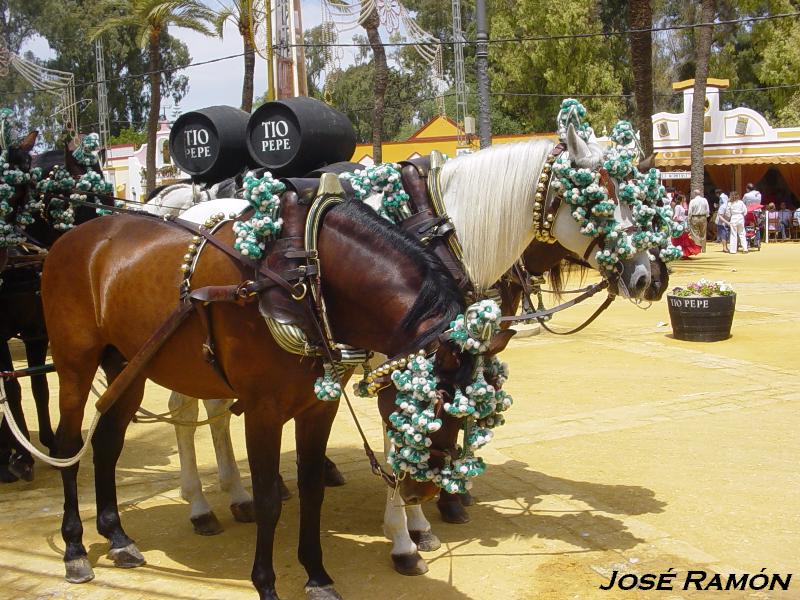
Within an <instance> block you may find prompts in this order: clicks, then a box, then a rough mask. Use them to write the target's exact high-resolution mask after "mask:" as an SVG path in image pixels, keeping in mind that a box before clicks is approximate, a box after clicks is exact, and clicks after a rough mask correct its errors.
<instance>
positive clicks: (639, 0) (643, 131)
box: [628, 0, 653, 156]
mask: <svg viewBox="0 0 800 600" xmlns="http://www.w3.org/2000/svg"><path fill="white" fill-rule="evenodd" d="M628 22H629V23H630V26H631V29H650V28H652V27H653V7H652V6H651V4H650V0H630V4H629V5H628ZM631 67H632V70H633V91H634V96H635V97H636V128H637V129H638V130H639V141H640V142H641V144H642V150H643V151H644V154H645V156H650V153H652V152H653V121H652V114H653V38H652V33H651V32H650V31H640V32H638V33H632V34H631Z"/></svg>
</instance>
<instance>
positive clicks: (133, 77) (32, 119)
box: [0, 0, 191, 145]
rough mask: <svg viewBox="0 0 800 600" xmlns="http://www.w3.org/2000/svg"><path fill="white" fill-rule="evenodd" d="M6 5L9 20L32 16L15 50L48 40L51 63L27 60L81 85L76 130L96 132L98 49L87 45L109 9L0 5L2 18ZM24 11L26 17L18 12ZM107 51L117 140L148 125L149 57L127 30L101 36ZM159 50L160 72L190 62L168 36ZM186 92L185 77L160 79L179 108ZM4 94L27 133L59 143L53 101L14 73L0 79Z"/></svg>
mask: <svg viewBox="0 0 800 600" xmlns="http://www.w3.org/2000/svg"><path fill="white" fill-rule="evenodd" d="M4 5H5V6H10V14H13V15H14V18H15V19H19V18H20V15H29V21H30V22H31V23H32V24H33V25H32V26H31V28H27V29H26V28H25V27H23V25H21V24H20V25H19V31H25V32H26V34H25V39H23V40H21V41H19V40H18V38H15V39H16V40H17V41H15V42H14V44H16V45H17V46H18V44H19V43H23V42H24V41H26V40H29V39H31V38H32V37H33V36H34V35H39V36H41V37H43V38H44V39H45V40H47V43H48V44H49V46H50V48H51V49H52V50H53V53H54V54H55V57H54V58H52V59H49V60H37V59H36V57H34V56H32V55H28V56H26V58H28V59H29V60H34V62H38V63H39V64H41V65H43V66H46V67H49V68H53V69H59V70H62V71H67V72H70V73H74V74H75V80H76V82H78V85H77V86H76V90H75V95H76V100H77V101H78V102H80V108H79V114H78V128H79V130H80V131H82V132H87V131H91V130H96V129H97V127H98V115H97V87H96V86H95V85H92V84H91V83H90V82H94V81H95V80H96V73H95V69H96V67H95V54H94V44H93V43H91V42H90V41H88V40H89V35H90V30H91V29H92V28H93V27H94V26H96V25H97V24H99V23H100V22H101V21H102V19H103V15H104V14H105V13H104V12H103V11H104V10H106V9H107V7H108V4H107V3H105V2H102V1H101V0H63V1H58V0H0V13H2V11H3V6H4ZM117 6H118V4H117ZM112 8H113V7H112ZM23 9H24V10H23ZM20 10H21V11H22V12H17V11H20ZM6 18H8V14H6ZM17 22H18V21H17ZM103 45H104V50H105V65H106V77H107V78H108V79H109V81H108V84H107V86H106V87H107V91H108V106H109V120H110V128H111V133H112V135H117V134H119V132H120V131H121V130H122V129H124V128H126V127H133V128H134V129H137V128H140V127H142V126H143V124H144V121H145V119H146V116H147V107H148V103H149V90H148V86H147V81H146V78H145V77H144V75H143V74H144V73H146V72H147V71H148V67H147V56H146V54H145V53H144V52H143V51H142V50H141V49H140V47H139V45H138V42H137V40H136V37H135V35H134V32H133V31H132V30H130V29H127V28H123V29H120V30H117V31H115V32H114V34H113V35H105V36H103ZM11 47H14V46H11ZM159 48H160V54H161V57H162V59H161V60H162V65H161V66H162V68H167V69H172V68H176V67H181V66H185V65H187V64H189V62H190V61H191V58H190V56H189V51H188V48H187V47H186V44H184V43H183V42H181V41H179V40H178V39H176V38H174V37H172V36H171V35H169V34H166V35H162V36H161V39H160V40H159ZM122 78H124V79H122ZM81 82H87V83H81ZM187 90H188V78H187V77H186V76H185V75H182V74H180V73H179V72H167V73H165V74H164V76H163V77H162V80H161V91H162V95H164V96H170V97H171V98H172V99H173V101H174V102H175V103H177V102H179V101H180V100H181V99H182V98H183V97H184V96H185V95H186V92H187ZM0 94H1V95H2V97H3V102H4V105H5V106H11V107H12V108H13V109H14V111H15V114H16V115H18V119H19V121H20V122H21V124H22V125H21V126H22V127H23V128H28V129H39V130H40V132H41V138H42V139H43V140H44V141H45V142H46V144H49V145H52V144H54V143H55V140H56V138H57V136H58V135H59V134H60V132H61V126H60V124H59V121H58V119H57V116H56V115H54V113H55V111H56V108H57V100H56V99H55V98H54V97H53V96H51V95H49V94H45V93H42V92H33V91H32V90H31V86H30V84H29V83H27V82H26V81H25V80H24V79H22V78H21V77H20V76H19V75H18V74H17V73H16V72H15V71H14V70H13V69H11V70H10V73H9V76H8V77H3V78H0Z"/></svg>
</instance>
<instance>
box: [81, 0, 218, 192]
mask: <svg viewBox="0 0 800 600" xmlns="http://www.w3.org/2000/svg"><path fill="white" fill-rule="evenodd" d="M111 6H112V7H113V11H114V15H115V16H111V17H108V18H107V19H106V20H105V21H103V22H102V23H101V24H100V25H98V26H97V27H95V28H93V29H92V30H91V33H90V37H91V39H96V38H97V37H99V36H101V35H102V34H104V33H107V32H110V31H114V30H116V29H122V28H126V29H133V30H135V32H136V37H137V39H138V41H139V45H140V46H141V47H142V49H143V50H147V56H148V69H149V72H148V78H149V83H150V111H149V113H148V115H147V161H146V165H145V166H146V169H147V179H146V182H147V183H146V185H147V190H148V191H151V190H153V189H154V188H155V185H156V133H157V132H158V120H159V116H160V114H161V70H160V69H161V55H160V48H159V45H160V43H161V41H162V39H163V36H166V34H167V29H168V27H169V26H174V27H183V28H185V29H191V30H192V31H197V32H200V33H203V34H205V35H212V32H211V30H210V29H209V27H208V25H209V24H211V23H212V22H213V20H214V12H213V11H212V10H211V9H209V8H208V7H207V6H205V5H204V4H203V3H202V2H201V1H200V0H123V1H122V2H120V1H116V2H113V3H112V4H111Z"/></svg>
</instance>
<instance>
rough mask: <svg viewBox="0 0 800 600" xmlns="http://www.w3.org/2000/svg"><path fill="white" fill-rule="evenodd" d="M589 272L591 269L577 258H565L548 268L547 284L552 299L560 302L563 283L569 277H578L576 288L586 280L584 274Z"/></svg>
mask: <svg viewBox="0 0 800 600" xmlns="http://www.w3.org/2000/svg"><path fill="white" fill-rule="evenodd" d="M589 271H591V267H590V266H589V265H587V264H586V263H584V262H583V261H582V260H580V259H579V258H575V257H572V256H566V257H564V258H563V259H561V260H560V261H559V262H558V263H556V264H555V265H553V266H552V267H550V269H549V270H548V271H547V282H548V283H549V284H550V289H551V290H552V291H553V298H554V299H556V300H561V298H562V296H563V294H562V292H563V291H564V283H565V280H566V279H569V277H570V275H572V274H573V273H577V274H578V276H579V280H578V286H581V285H583V282H584V280H585V279H586V274H587V273H589Z"/></svg>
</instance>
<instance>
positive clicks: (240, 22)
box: [214, 0, 256, 112]
mask: <svg viewBox="0 0 800 600" xmlns="http://www.w3.org/2000/svg"><path fill="white" fill-rule="evenodd" d="M252 12H253V0H231V4H229V5H226V6H224V8H222V9H221V10H219V11H217V14H216V17H215V19H214V28H215V29H216V32H217V35H218V36H219V37H220V38H221V37H222V36H223V30H224V29H225V23H226V22H228V21H230V22H231V23H233V24H234V25H235V26H236V28H237V29H238V30H239V35H241V36H242V45H243V46H244V81H243V82H242V110H243V111H246V112H250V111H252V110H253V77H254V76H255V69H256V55H255V52H256V50H255V48H254V47H253V35H252V34H253V32H252V23H253V14H252Z"/></svg>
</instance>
